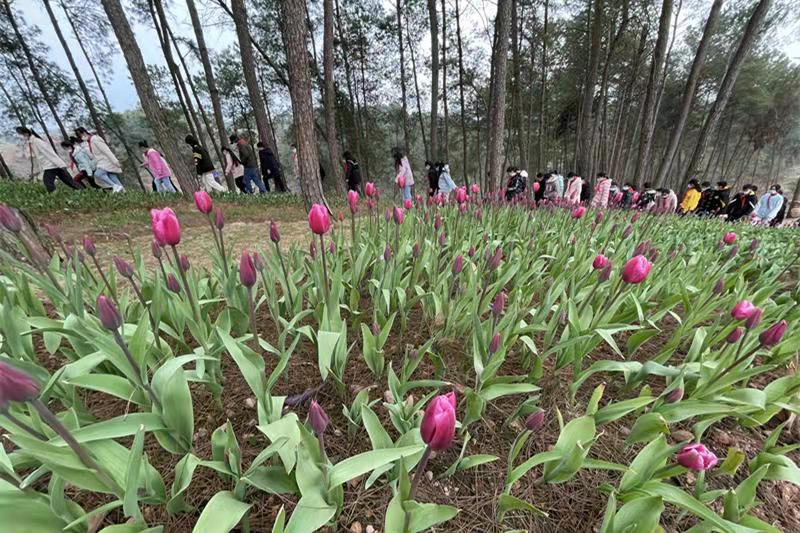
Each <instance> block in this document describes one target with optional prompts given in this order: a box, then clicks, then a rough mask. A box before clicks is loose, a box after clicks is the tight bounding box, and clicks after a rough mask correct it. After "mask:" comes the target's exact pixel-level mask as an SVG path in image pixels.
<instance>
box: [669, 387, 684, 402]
mask: <svg viewBox="0 0 800 533" xmlns="http://www.w3.org/2000/svg"><path fill="white" fill-rule="evenodd" d="M682 399H683V388H682V387H678V388H677V389H673V390H672V391H670V393H669V394H667V397H666V398H665V401H666V402H667V403H675V402H679V401H681V400H682Z"/></svg>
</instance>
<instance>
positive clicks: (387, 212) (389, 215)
mask: <svg viewBox="0 0 800 533" xmlns="http://www.w3.org/2000/svg"><path fill="white" fill-rule="evenodd" d="M383 220H385V221H386V222H389V221H390V220H392V210H391V209H389V208H388V207H387V208H386V210H385V211H384V212H383Z"/></svg>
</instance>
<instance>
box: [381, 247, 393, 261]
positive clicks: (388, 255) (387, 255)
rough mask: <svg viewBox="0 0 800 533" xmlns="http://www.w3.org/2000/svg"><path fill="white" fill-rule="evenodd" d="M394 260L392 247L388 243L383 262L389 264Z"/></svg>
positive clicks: (384, 250)
mask: <svg viewBox="0 0 800 533" xmlns="http://www.w3.org/2000/svg"><path fill="white" fill-rule="evenodd" d="M391 258H392V247H391V246H389V243H388V242H387V243H386V247H385V248H384V249H383V260H384V261H386V262H387V263H388V262H389V260H390V259H391Z"/></svg>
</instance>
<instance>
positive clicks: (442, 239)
mask: <svg viewBox="0 0 800 533" xmlns="http://www.w3.org/2000/svg"><path fill="white" fill-rule="evenodd" d="M446 244H447V233H446V232H444V231H443V232H442V234H441V235H439V246H441V247H443V248H444V246H445V245H446Z"/></svg>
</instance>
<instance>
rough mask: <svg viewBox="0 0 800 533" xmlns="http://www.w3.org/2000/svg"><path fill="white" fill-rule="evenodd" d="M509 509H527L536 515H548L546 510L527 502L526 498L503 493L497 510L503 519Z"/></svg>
mask: <svg viewBox="0 0 800 533" xmlns="http://www.w3.org/2000/svg"><path fill="white" fill-rule="evenodd" d="M508 511H527V512H529V513H531V514H533V515H534V516H542V517H546V516H547V513H546V512H544V511H542V510H541V509H539V508H538V507H536V506H534V505H532V504H530V503H528V502H526V501H525V500H521V499H519V498H517V497H516V496H512V495H511V494H506V493H503V494H501V495H500V498H499V500H498V502H497V512H498V515H499V518H500V520H501V521H502V519H503V517H504V516H505V514H506V513H507V512H508Z"/></svg>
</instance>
